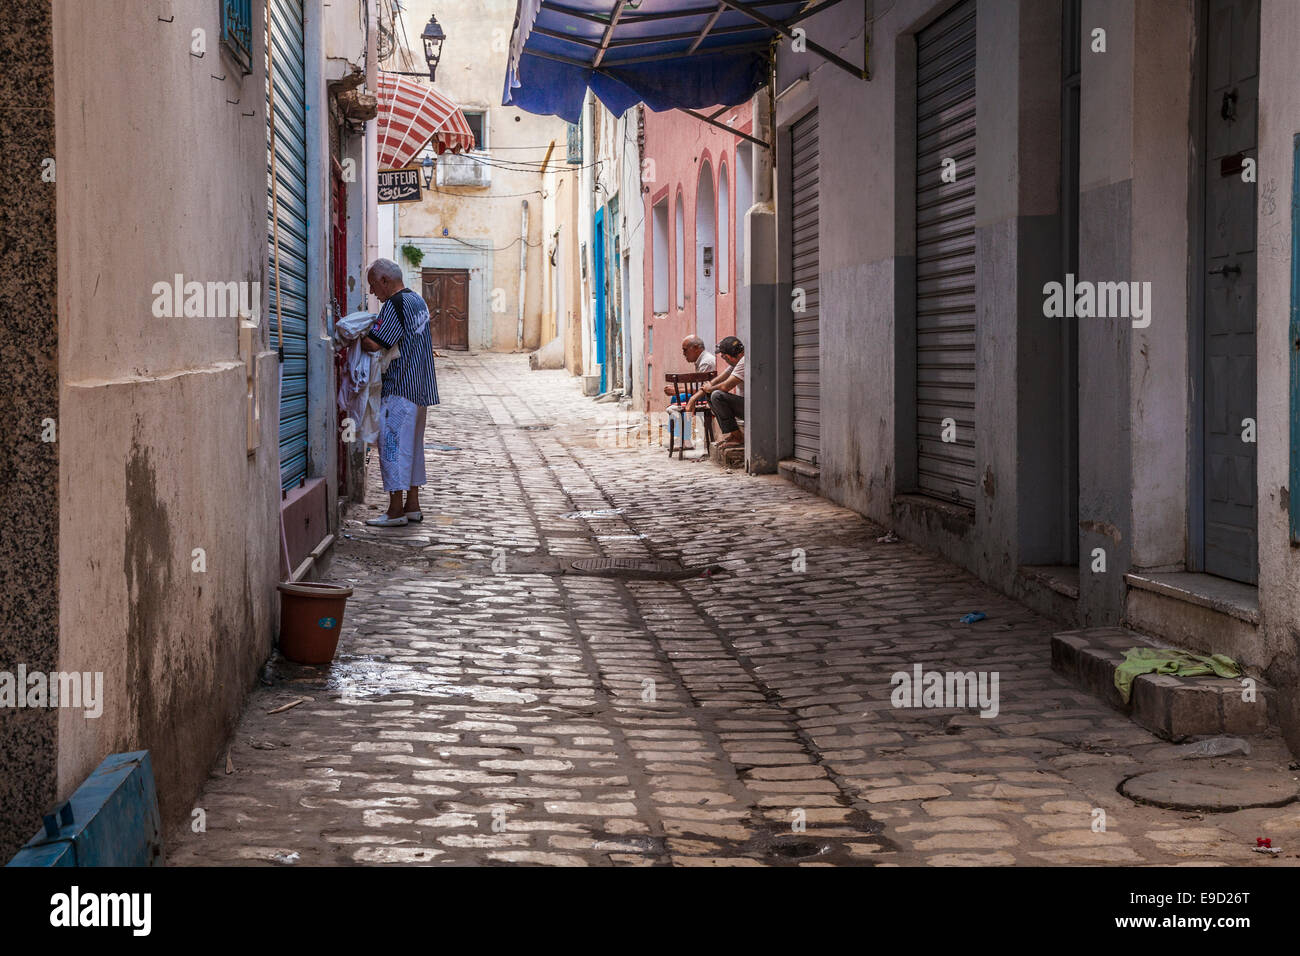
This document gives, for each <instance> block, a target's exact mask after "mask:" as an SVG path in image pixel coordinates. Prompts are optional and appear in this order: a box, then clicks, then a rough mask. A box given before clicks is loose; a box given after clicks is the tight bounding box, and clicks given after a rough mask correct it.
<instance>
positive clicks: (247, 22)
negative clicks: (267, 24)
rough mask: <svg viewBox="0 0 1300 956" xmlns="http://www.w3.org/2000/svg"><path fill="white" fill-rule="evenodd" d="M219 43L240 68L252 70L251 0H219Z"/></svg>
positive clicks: (246, 71) (247, 70)
mask: <svg viewBox="0 0 1300 956" xmlns="http://www.w3.org/2000/svg"><path fill="white" fill-rule="evenodd" d="M221 43H222V45H223V46H224V47H225V48H226V49H227V50H229V51H230V55H231V56H232V57H234V59H235V62H236V63H238V64H239V67H240V69H242V70H243V71H244V72H245V73H252V72H253V0H221Z"/></svg>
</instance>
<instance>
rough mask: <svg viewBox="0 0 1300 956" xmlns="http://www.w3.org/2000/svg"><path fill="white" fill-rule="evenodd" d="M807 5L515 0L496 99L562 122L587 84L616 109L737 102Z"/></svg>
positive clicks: (755, 85)
mask: <svg viewBox="0 0 1300 956" xmlns="http://www.w3.org/2000/svg"><path fill="white" fill-rule="evenodd" d="M807 7H808V2H807V0H744V2H740V3H738V2H736V0H726V2H719V0H519V6H518V9H517V12H516V17H515V32H514V36H513V37H512V38H511V42H510V61H509V65H508V66H507V69H506V84H505V93H504V95H503V98H502V103H503V104H505V105H508V106H517V107H519V108H520V109H524V110H527V111H528V112H530V113H540V114H542V115H553V116H559V117H562V118H563V119H566V120H568V121H569V122H570V123H576V122H578V119H579V117H580V116H581V114H582V101H583V98H584V96H585V94H586V91H587V88H588V87H590V88H591V91H592V92H593V93H594V94H596V96H597V97H599V98H600V100H601V102H602V103H604V104H605V106H607V107H608V108H609V110H610V111H611V112H613V113H615V114H620V113H622V112H623V111H625V110H627V109H628V108H630V107H632V106H635V105H636V104H637V103H645V104H646V106H648V107H649V108H650V109H652V110H655V111H660V110H669V109H692V110H698V109H704V108H706V107H710V106H738V105H740V104H741V103H744V102H746V101H747V100H748V99H749V98H750V97H751V96H753V95H754V93H755V92H756V91H757V90H758V89H759V88H760V87H761V86H762V85H763V84H764V83H765V82H767V77H768V50H769V46H770V44H771V41H772V38H773V37H774V36H776V35H777V34H778V33H784V32H786V30H785V27H786V25H787V24H789V23H793V22H795V21H797V20H799V19H802V16H801V12H803V11H805V9H806V8H807ZM815 9H816V8H814V10H815ZM808 12H810V13H811V12H814V11H812V10H810V11H808Z"/></svg>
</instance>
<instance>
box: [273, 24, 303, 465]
mask: <svg viewBox="0 0 1300 956" xmlns="http://www.w3.org/2000/svg"><path fill="white" fill-rule="evenodd" d="M268 16H270V18H271V38H272V42H273V44H274V49H273V52H274V57H275V59H274V70H275V73H274V76H273V77H272V78H271V82H273V83H274V84H275V142H274V143H272V142H271V129H270V123H268V124H267V137H266V139H267V163H266V182H267V195H266V208H267V241H268V244H270V248H271V253H270V255H269V257H268V259H269V263H270V270H271V271H270V277H271V289H270V302H271V313H270V323H271V330H272V342H274V341H275V338H274V330H275V321H276V318H275V316H276V300H275V296H276V258H275V245H274V242H273V240H272V238H271V237H272V236H273V235H274V228H275V223H274V221H273V220H274V217H275V212H274V210H275V209H276V208H277V206H275V205H272V201H271V187H272V180H271V150H272V149H274V150H275V183H276V187H275V188H276V200H277V203H278V210H279V220H280V255H279V263H280V264H279V285H280V303H279V304H280V313H281V319H282V321H283V323H284V325H283V328H284V367H283V369H282V372H283V375H284V385H283V388H282V391H281V398H280V485H281V487H282V488H291V487H293V486H294V485H296V484H298V482H299V481H301V480H302V479H303V478H305V477H306V476H307V84H306V78H305V70H304V57H303V26H302V0H270V4H269V7H268ZM267 101H268V116H269V104H270V90H269V88H268V91H267Z"/></svg>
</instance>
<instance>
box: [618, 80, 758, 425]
mask: <svg viewBox="0 0 1300 956" xmlns="http://www.w3.org/2000/svg"><path fill="white" fill-rule="evenodd" d="M718 121H719V122H721V123H725V124H727V125H728V126H730V127H732V128H733V129H735V130H737V131H738V132H742V133H749V132H750V130H751V127H752V125H753V122H752V109H751V107H750V105H749V104H745V105H744V106H738V107H736V108H735V109H732V110H730V111H728V112H726V113H724V114H722V115H721V116H719V117H718ZM744 143H745V141H744V140H742V139H741V138H740V137H738V136H733V135H730V134H728V133H727V132H726V131H724V130H721V129H718V128H717V127H714V126H710V125H708V124H707V123H703V122H701V121H700V120H698V119H696V118H694V117H692V116H689V115H687V114H685V113H681V112H676V111H670V112H665V113H653V112H650V111H648V110H647V111H646V114H645V152H644V161H643V164H642V198H643V199H644V201H645V204H646V205H645V222H646V229H647V235H646V239H645V258H644V265H645V308H644V311H643V313H642V314H643V315H644V316H645V330H644V331H645V336H644V339H643V341H644V342H645V355H644V356H643V357H642V367H643V371H644V374H645V379H644V381H645V382H646V383H647V386H648V387H647V389H646V391H647V396H646V406H645V410H646V411H648V412H662V411H663V410H664V408H665V407H666V405H667V399H666V398H665V396H664V392H663V386H664V374H665V373H667V372H681V371H690V369H689V368H688V366H687V363H686V360H685V359H684V358H683V357H682V353H681V341H682V339H683V338H685V337H686V336H687V335H692V334H695V335H699V336H700V337H701V338H703V339H704V343H705V346H706V347H707V348H708V350H709V351H710V352H713V351H714V350H715V346H716V345H717V343H718V341H719V340H720V339H722V338H723V337H724V336H728V335H736V334H737V317H738V314H743V306H741V307H740V308H739V309H738V306H737V301H738V298H739V297H740V295H741V291H740V282H739V281H738V280H739V278H740V277H741V275H742V273H743V269H744V217H745V212H746V210H747V209H748V208H749V205H750V197H751V195H752V189H751V183H752V175H751V174H752V169H751V160H750V150H749V149H748V147H747V146H745V148H742V149H739V150H738V149H737V145H738V144H740V145H742V146H743V145H744Z"/></svg>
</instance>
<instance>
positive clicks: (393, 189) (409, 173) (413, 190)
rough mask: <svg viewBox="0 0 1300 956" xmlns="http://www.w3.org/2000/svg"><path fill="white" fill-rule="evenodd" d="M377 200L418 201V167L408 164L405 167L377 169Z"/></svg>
mask: <svg viewBox="0 0 1300 956" xmlns="http://www.w3.org/2000/svg"><path fill="white" fill-rule="evenodd" d="M379 201H380V202H381V203H382V202H419V201H420V170H419V168H418V167H416V166H408V167H407V168H406V169H381V170H379Z"/></svg>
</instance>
